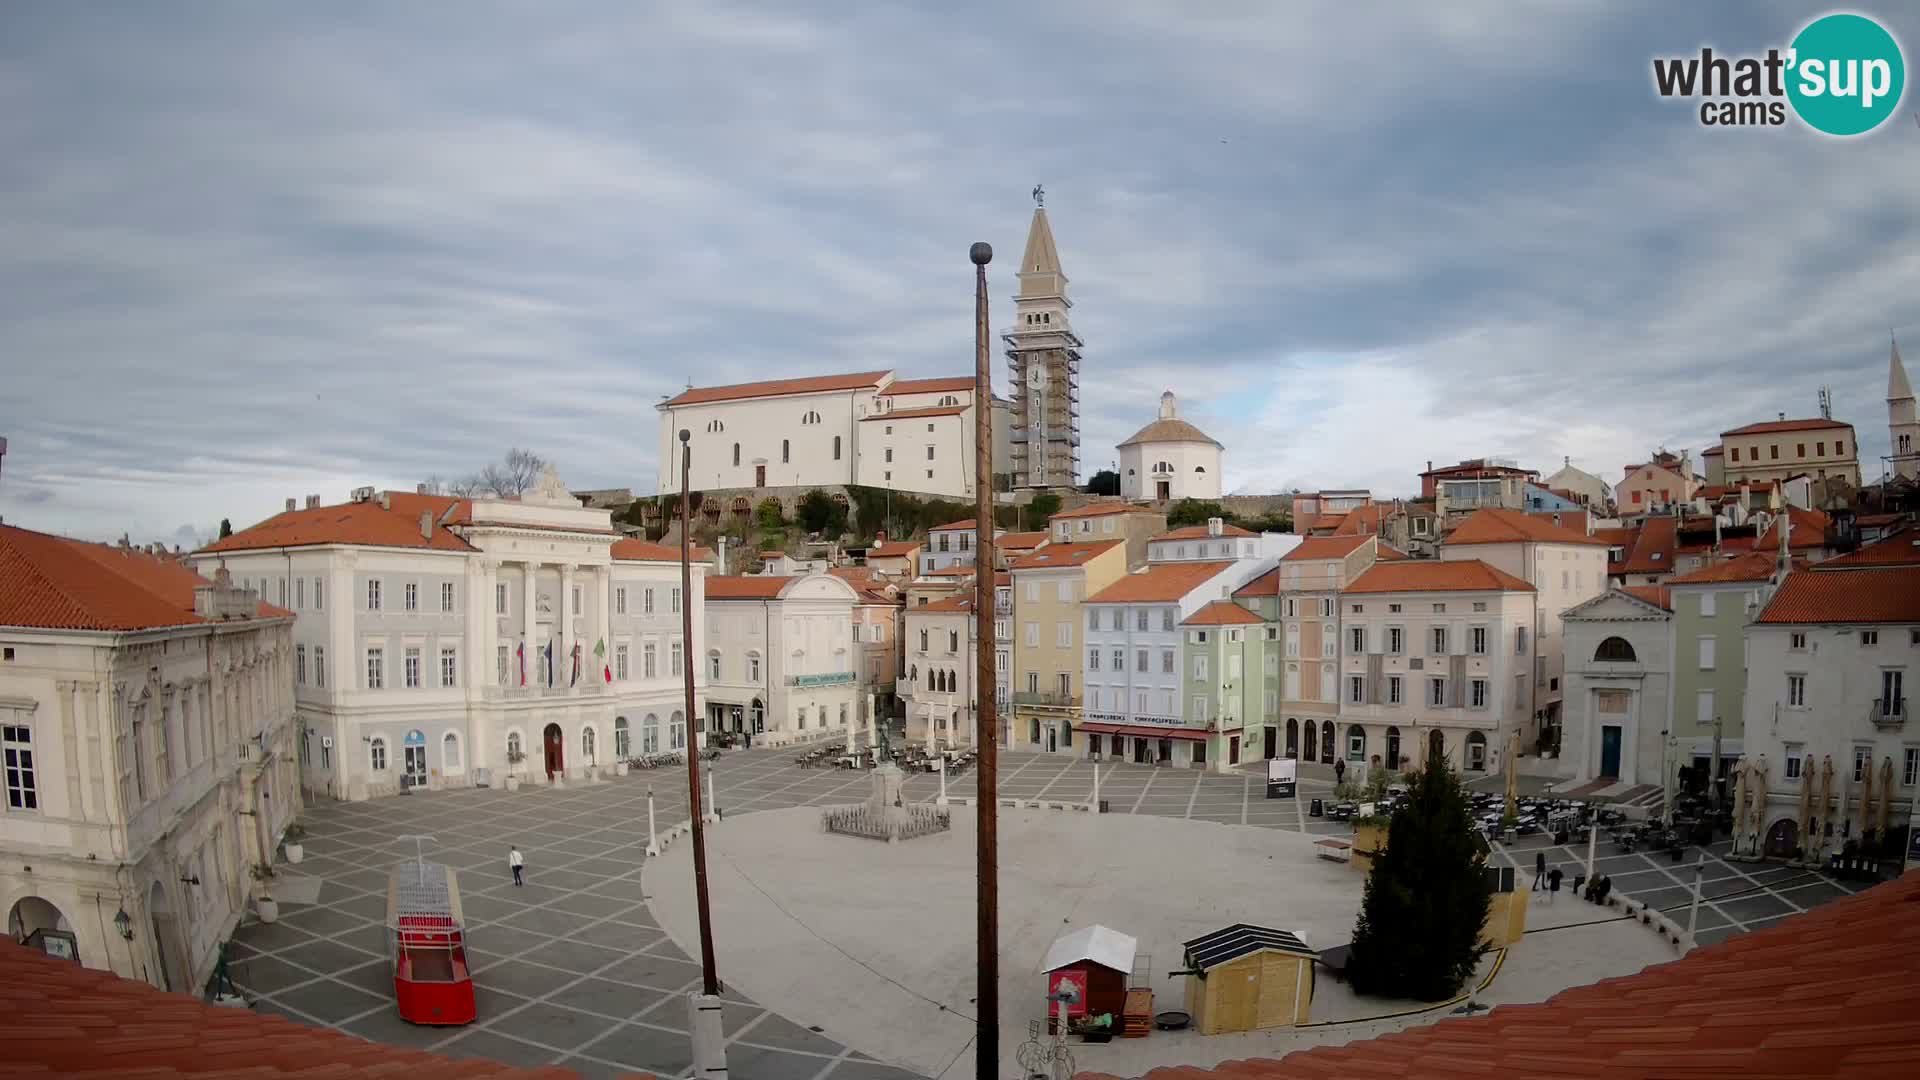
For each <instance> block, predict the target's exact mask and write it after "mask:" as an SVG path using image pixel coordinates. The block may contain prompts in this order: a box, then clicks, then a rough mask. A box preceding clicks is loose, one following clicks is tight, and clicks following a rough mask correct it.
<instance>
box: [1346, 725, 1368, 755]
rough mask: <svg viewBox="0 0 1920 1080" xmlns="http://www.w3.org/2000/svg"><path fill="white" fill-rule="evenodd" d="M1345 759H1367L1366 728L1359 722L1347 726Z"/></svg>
mask: <svg viewBox="0 0 1920 1080" xmlns="http://www.w3.org/2000/svg"><path fill="white" fill-rule="evenodd" d="M1347 760H1348V761H1365V760H1367V730H1366V729H1365V728H1363V727H1361V726H1360V725H1359V724H1352V725H1349V726H1348V728H1347Z"/></svg>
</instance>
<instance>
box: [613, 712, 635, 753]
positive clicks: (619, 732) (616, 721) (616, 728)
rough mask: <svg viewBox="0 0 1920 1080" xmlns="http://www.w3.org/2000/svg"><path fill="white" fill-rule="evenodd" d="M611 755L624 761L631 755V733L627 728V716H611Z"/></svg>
mask: <svg viewBox="0 0 1920 1080" xmlns="http://www.w3.org/2000/svg"><path fill="white" fill-rule="evenodd" d="M613 756H614V757H615V758H616V759H618V760H620V761H625V760H627V759H628V758H630V757H632V756H633V733H632V732H631V731H629V730H628V729H627V718H626V717H624V716H616V717H614V718H613Z"/></svg>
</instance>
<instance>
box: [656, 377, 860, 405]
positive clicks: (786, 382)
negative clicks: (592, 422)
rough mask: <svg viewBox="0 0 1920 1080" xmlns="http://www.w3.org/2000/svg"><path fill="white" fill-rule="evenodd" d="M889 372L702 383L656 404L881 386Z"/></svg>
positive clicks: (698, 403) (726, 399)
mask: <svg viewBox="0 0 1920 1080" xmlns="http://www.w3.org/2000/svg"><path fill="white" fill-rule="evenodd" d="M889 374H891V373H890V372H885V371H858V372H853V373H851V374H847V375H815V376H812V377H810V378H805V379H770V380H768V381H766V382H750V383H735V384H733V385H732V386H702V387H696V388H694V389H690V390H686V391H683V392H682V393H681V394H680V395H679V396H677V397H674V398H670V399H668V400H666V401H663V402H661V403H660V404H659V405H657V406H655V407H656V408H662V409H664V408H670V407H672V406H675V405H706V404H709V403H711V402H715V401H742V400H745V399H747V398H761V397H786V396H789V395H792V394H827V393H832V392H834V391H836V390H868V389H872V388H874V387H877V386H879V385H880V381H881V380H882V379H885V378H886V377H887V376H888V375H889Z"/></svg>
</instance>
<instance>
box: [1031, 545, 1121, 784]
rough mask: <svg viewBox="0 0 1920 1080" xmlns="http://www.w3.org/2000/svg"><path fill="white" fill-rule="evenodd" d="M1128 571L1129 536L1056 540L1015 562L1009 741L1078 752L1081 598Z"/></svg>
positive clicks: (1083, 618) (1083, 617) (1082, 634)
mask: <svg viewBox="0 0 1920 1080" xmlns="http://www.w3.org/2000/svg"><path fill="white" fill-rule="evenodd" d="M1126 572H1127V547H1126V541H1125V540H1124V539H1119V538H1116V539H1112V540H1097V541H1092V542H1089V543H1059V542H1054V543H1050V544H1047V545H1046V546H1044V547H1041V548H1039V549H1038V550H1036V551H1034V552H1033V553H1032V554H1029V555H1025V556H1022V557H1021V558H1019V559H1016V560H1015V561H1014V563H1013V566H1012V575H1013V610H1014V613H1015V615H1014V619H1015V622H1016V623H1017V625H1016V626H1015V627H1014V634H1013V722H1012V723H1011V724H1010V725H1009V727H1008V728H1007V746H1009V747H1016V746H1018V747H1028V748H1031V749H1045V750H1050V751H1051V750H1058V751H1066V752H1071V751H1072V749H1073V731H1074V729H1075V728H1076V727H1078V726H1079V725H1080V706H1081V694H1082V693H1083V688H1082V686H1081V682H1080V669H1081V660H1082V656H1081V651H1082V646H1083V645H1085V643H1086V642H1085V637H1086V635H1085V626H1086V615H1085V614H1084V613H1083V612H1082V611H1081V605H1082V604H1083V603H1084V602H1085V601H1086V599H1087V597H1088V596H1091V595H1092V594H1094V593H1096V592H1099V591H1100V590H1101V589H1104V588H1106V587H1107V586H1108V585H1111V584H1112V583H1114V582H1115V581H1118V580H1119V579H1120V578H1121V576H1123V575H1124V574H1126Z"/></svg>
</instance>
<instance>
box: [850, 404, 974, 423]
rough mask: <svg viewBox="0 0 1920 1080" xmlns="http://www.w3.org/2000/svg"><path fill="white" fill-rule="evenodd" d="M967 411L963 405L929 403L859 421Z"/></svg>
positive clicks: (951, 414)
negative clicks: (921, 407) (923, 406)
mask: <svg viewBox="0 0 1920 1080" xmlns="http://www.w3.org/2000/svg"><path fill="white" fill-rule="evenodd" d="M966 411H967V407H966V406H965V405H929V406H927V407H926V408H924V409H898V410H896V411H894V412H884V413H874V414H873V415H872V416H863V417H861V418H860V422H861V423H863V424H870V423H872V422H873V421H875V420H917V419H920V418H922V417H929V416H959V415H961V414H962V413H965V412H966Z"/></svg>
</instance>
